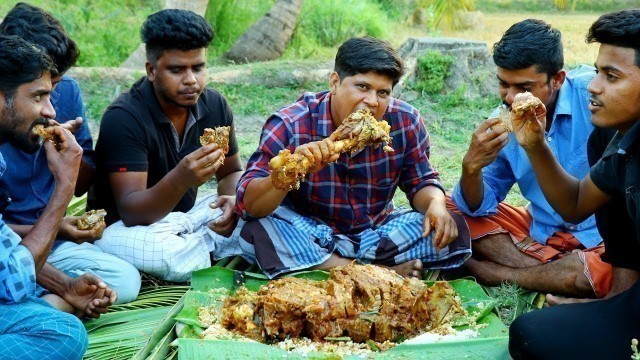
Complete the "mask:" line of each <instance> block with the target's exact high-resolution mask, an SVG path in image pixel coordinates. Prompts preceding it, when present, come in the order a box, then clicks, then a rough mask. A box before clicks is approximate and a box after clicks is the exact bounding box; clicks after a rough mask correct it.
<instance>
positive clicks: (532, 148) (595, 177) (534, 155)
mask: <svg viewBox="0 0 640 360" xmlns="http://www.w3.org/2000/svg"><path fill="white" fill-rule="evenodd" d="M639 38H640V9H633V10H623V11H619V12H615V13H610V14H605V15H602V16H601V17H600V18H599V19H598V20H596V21H595V22H594V23H593V25H591V27H590V29H589V32H588V35H587V41H588V42H590V43H592V42H597V43H600V47H599V49H598V58H597V60H596V69H597V70H598V74H597V75H596V76H595V78H594V79H593V80H592V81H591V83H589V87H588V90H589V93H590V99H589V100H590V105H589V109H590V110H591V113H592V115H591V122H592V123H593V124H594V125H595V126H596V127H597V128H596V130H594V132H593V133H592V135H591V137H590V139H589V146H591V147H592V148H594V151H596V152H601V154H602V155H601V158H600V159H599V160H598V161H597V162H596V163H595V164H594V165H593V166H592V167H591V170H590V172H589V173H588V174H587V175H586V176H584V177H582V178H581V179H578V178H576V177H575V176H572V175H571V174H568V173H567V172H566V171H564V170H563V169H562V167H561V166H560V165H559V164H558V162H557V161H556V160H555V159H554V157H553V156H552V154H551V151H550V149H549V146H548V145H547V144H546V142H545V139H544V130H543V129H544V127H545V118H544V116H542V115H543V114H544V108H543V107H540V108H539V109H538V110H539V112H537V114H538V115H539V116H537V117H536V116H533V117H526V118H522V119H521V120H522V121H518V122H516V123H514V133H516V137H517V140H518V143H519V144H520V146H521V147H522V149H523V150H524V151H525V152H526V154H527V156H528V158H529V159H530V160H531V164H532V165H533V169H534V171H535V174H536V177H537V179H538V181H539V183H540V187H541V188H542V191H543V193H544V195H545V196H546V198H547V199H548V200H549V203H550V204H551V205H553V208H554V209H556V210H557V211H558V213H559V214H561V215H562V217H563V218H565V219H567V220H568V221H580V220H582V219H584V218H586V217H588V216H590V215H591V214H593V213H594V212H595V211H597V210H602V209H604V208H606V207H607V206H617V207H618V208H617V213H615V212H614V214H615V215H618V216H620V218H618V219H616V218H612V217H611V216H609V215H611V214H607V215H606V216H601V215H602V214H601V213H600V214H598V215H600V216H599V217H598V228H601V229H602V230H603V235H604V241H605V246H606V249H607V252H606V255H607V260H608V261H610V262H611V264H613V265H614V266H615V268H614V270H613V284H612V288H611V292H610V294H609V295H608V296H607V298H606V299H602V300H592V301H588V302H581V303H575V304H567V305H558V306H553V307H549V308H545V309H542V310H536V311H533V312H530V313H527V314H524V315H522V316H521V317H519V318H518V319H516V321H514V322H513V324H512V325H511V327H510V329H509V351H510V353H511V355H512V356H513V358H514V359H629V358H631V359H634V358H636V357H637V341H638V339H640V311H638V310H639V309H640V282H639V281H638V280H639V279H640V271H639V270H640V264H639V263H638V256H640V207H639V205H640V191H638V186H639V184H640V43H638V39H639ZM603 128H605V129H613V130H615V131H616V133H615V134H614V135H613V137H610V136H607V134H606V132H604V131H603ZM603 148H604V151H601V149H603ZM590 152H591V149H590ZM621 205H622V206H621ZM620 225H624V226H626V227H627V228H626V229H624V231H620V230H619V229H616V228H615V227H616V226H620ZM612 227H613V229H612ZM611 235H614V236H611ZM633 340H635V342H636V343H635V353H636V354H634V351H632V349H633V347H632V346H631V344H632V341H633ZM568 344H572V345H573V346H567V345H568Z"/></svg>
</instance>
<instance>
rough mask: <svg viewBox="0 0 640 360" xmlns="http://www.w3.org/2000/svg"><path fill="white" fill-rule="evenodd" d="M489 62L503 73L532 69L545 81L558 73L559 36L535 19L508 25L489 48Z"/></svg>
mask: <svg viewBox="0 0 640 360" xmlns="http://www.w3.org/2000/svg"><path fill="white" fill-rule="evenodd" d="M493 62H494V63H495V64H496V66H499V67H501V68H503V69H507V70H521V69H526V68H528V67H530V66H535V67H536V71H537V72H538V73H546V74H547V79H551V76H553V75H555V74H557V73H558V71H560V70H562V67H563V66H564V54H563V49H562V34H561V33H560V31H559V30H558V29H555V28H553V27H551V25H549V24H548V23H546V22H545V21H542V20H538V19H526V20H522V21H520V22H518V23H515V24H513V25H511V27H510V28H509V29H507V31H505V33H504V34H503V35H502V38H501V39H500V40H499V41H498V42H497V43H495V44H494V45H493Z"/></svg>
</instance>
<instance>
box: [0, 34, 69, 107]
mask: <svg viewBox="0 0 640 360" xmlns="http://www.w3.org/2000/svg"><path fill="white" fill-rule="evenodd" d="M45 72H50V73H51V76H57V75H58V71H57V69H56V66H55V64H54V63H53V61H51V58H50V57H49V56H48V55H47V54H46V53H45V52H44V51H42V50H41V49H39V48H37V47H36V46H34V45H33V44H31V43H29V42H27V41H26V40H24V39H22V38H19V37H17V36H13V35H12V36H7V35H0V91H2V92H3V93H4V97H5V106H7V107H11V103H12V100H13V96H14V95H15V92H16V90H17V89H18V87H19V86H20V85H22V84H27V83H30V82H32V81H34V80H37V79H39V78H40V77H41V76H42V75H43V74H44V73H45Z"/></svg>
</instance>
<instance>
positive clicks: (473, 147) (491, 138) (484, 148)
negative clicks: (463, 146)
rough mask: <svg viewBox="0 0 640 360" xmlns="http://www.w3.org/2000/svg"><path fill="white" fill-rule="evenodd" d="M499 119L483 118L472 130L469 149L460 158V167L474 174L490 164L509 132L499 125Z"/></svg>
mask: <svg viewBox="0 0 640 360" xmlns="http://www.w3.org/2000/svg"><path fill="white" fill-rule="evenodd" d="M500 123H501V121H500V119H488V120H485V121H484V122H483V123H482V124H480V126H479V127H478V128H477V129H476V131H474V132H473V136H472V137H471V144H470V145H469V149H468V150H467V153H466V154H465V156H464V158H463V159H462V167H463V168H464V169H465V170H466V171H467V172H468V173H470V174H476V173H478V172H479V171H480V170H482V168H484V167H485V166H487V165H489V164H491V163H492V162H493V161H494V160H495V159H496V157H497V156H498V153H499V152H500V150H502V148H504V147H505V145H507V142H508V141H509V133H508V132H507V130H506V128H505V127H504V126H501V125H500Z"/></svg>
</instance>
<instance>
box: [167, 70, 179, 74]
mask: <svg viewBox="0 0 640 360" xmlns="http://www.w3.org/2000/svg"><path fill="white" fill-rule="evenodd" d="M169 71H170V72H171V73H172V74H180V69H169Z"/></svg>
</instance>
